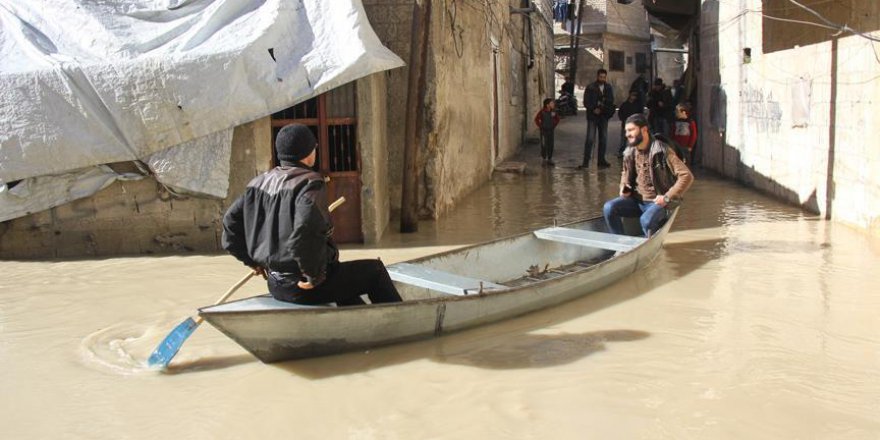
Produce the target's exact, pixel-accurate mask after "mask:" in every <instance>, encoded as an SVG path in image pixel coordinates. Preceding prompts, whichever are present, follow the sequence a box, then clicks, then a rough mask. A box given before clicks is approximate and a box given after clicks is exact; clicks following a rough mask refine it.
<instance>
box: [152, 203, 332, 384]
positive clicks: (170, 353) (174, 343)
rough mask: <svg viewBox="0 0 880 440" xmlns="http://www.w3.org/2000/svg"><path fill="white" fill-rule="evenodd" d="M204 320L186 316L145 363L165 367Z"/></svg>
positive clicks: (232, 290)
mask: <svg viewBox="0 0 880 440" xmlns="http://www.w3.org/2000/svg"><path fill="white" fill-rule="evenodd" d="M343 203H345V197H340V198H338V199H336V201H335V202H333V203H331V204H330V212H333V210H334V209H336V208H337V207H338V206H339V205H341V204H343ZM256 274H257V271H251V272H250V273H248V274H247V275H245V276H244V278H242V279H240V280H238V282H237V283H235V285H234V286H232V287H230V288H229V290H227V291H226V293H224V294H223V296H221V297H220V299H218V300H217V302H215V303H214V305H215V306H216V305H218V304H223V303H224V302H226V300H227V299H229V297H230V296H232V294H233V293H235V291H236V290H238V289H239V288H240V287H241V286H243V285H244V284H245V283H247V282H248V280H250V279H251V277H253V276H254V275H256ZM202 321H204V318H202V317H201V316H196V317H192V316H190V317H188V318H186V319H185V320H184V321H183V322H181V323H180V324H178V325H177V327H174V330H171V333H169V334H168V336H166V337H165V339H163V340H162V342H161V343H160V344H159V346H158V347H156V350H154V351H153V354H151V355H150V358H149V359H147V364H148V365H149V366H150V367H153V368H154V367H161V368H166V367H168V364H169V363H170V362H171V359H173V358H174V356H175V355H176V354H177V352H178V351H180V347H181V346H183V343H184V342H186V340H187V339H188V338H189V337H190V335H192V334H193V332H194V331H196V329H197V328H198V327H199V324H201V323H202Z"/></svg>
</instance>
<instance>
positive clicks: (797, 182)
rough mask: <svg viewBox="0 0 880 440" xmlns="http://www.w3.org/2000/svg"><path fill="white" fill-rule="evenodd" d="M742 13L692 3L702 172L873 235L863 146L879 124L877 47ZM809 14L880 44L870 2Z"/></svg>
mask: <svg viewBox="0 0 880 440" xmlns="http://www.w3.org/2000/svg"><path fill="white" fill-rule="evenodd" d="M740 3H742V4H729V3H727V2H719V1H717V0H712V1H704V2H703V3H702V16H701V29H700V38H701V41H700V66H701V75H700V78H699V96H700V98H699V99H700V111H699V115H698V116H699V120H698V122H699V126H700V140H699V143H698V151H699V150H700V149H701V150H702V151H701V152H700V155H701V157H702V162H703V165H704V166H706V167H708V168H710V169H713V170H716V171H718V172H720V173H721V174H723V175H725V176H729V177H732V178H735V179H737V180H739V181H741V182H743V183H745V184H746V185H749V186H752V187H754V188H757V189H759V190H762V191H765V192H767V193H770V194H773V195H776V196H778V197H780V198H782V199H785V200H788V201H790V202H792V203H795V204H799V205H801V206H802V207H804V208H805V209H807V210H809V211H812V212H816V213H821V214H823V215H825V216H830V218H832V219H833V220H837V221H840V222H843V223H847V224H851V225H854V226H857V227H860V228H864V229H866V230H871V231H873V232H875V233H878V232H880V209H878V208H880V185H878V179H877V177H876V176H877V175H878V173H880V140H878V139H877V137H876V136H872V135H870V133H871V132H872V131H873V130H872V128H873V127H877V126H878V124H880V114H878V112H877V111H876V109H877V106H878V102H877V101H878V97H880V81H877V78H878V76H880V60H878V58H877V52H876V51H877V47H876V46H877V45H878V44H880V43H876V42H871V41H869V40H868V39H865V38H862V37H859V36H855V35H852V34H849V33H843V34H841V35H839V36H838V37H834V36H832V34H833V32H832V31H830V30H826V29H823V28H821V27H818V26H809V25H803V24H798V25H795V24H793V23H784V22H780V21H776V20H770V19H762V17H761V15H760V14H755V13H749V12H748V11H745V10H744V8H747V9H749V10H760V9H761V8H762V7H763V10H764V11H765V13H766V14H768V15H769V14H775V15H776V16H779V17H780V18H786V19H789V20H800V21H809V22H817V20H818V19H817V17H815V16H813V15H812V14H810V13H808V12H806V11H803V10H799V9H798V8H797V7H796V6H794V5H793V4H791V3H790V2H778V1H767V0H765V1H764V2H760V1H747V2H740ZM762 3H763V4H762ZM838 3H842V5H841V4H838ZM813 6H814V8H815V9H816V10H817V11H818V12H820V13H821V14H823V15H824V16H825V17H826V18H828V19H829V20H830V21H832V22H836V23H840V24H849V25H850V26H853V27H854V28H857V29H860V30H862V31H864V32H870V33H871V35H873V36H874V38H877V37H880V32H877V31H878V30H880V5H878V4H877V2H874V1H870V0H846V1H842V2H835V4H830V3H829V4H816V5H813ZM719 23H721V24H722V25H719ZM781 25H785V26H799V29H791V28H785V27H783V28H780V26H781ZM789 30H792V31H789ZM765 33H772V34H773V38H772V39H769V40H768V39H767V38H765V35H764V34H765ZM816 33H821V36H820V37H819V38H817V37H816ZM804 38H811V39H812V40H810V41H805V40H803V39H804Z"/></svg>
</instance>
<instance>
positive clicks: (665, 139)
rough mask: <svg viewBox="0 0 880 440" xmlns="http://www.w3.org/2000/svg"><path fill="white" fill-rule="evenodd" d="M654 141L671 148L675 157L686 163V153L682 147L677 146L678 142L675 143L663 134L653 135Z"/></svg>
mask: <svg viewBox="0 0 880 440" xmlns="http://www.w3.org/2000/svg"><path fill="white" fill-rule="evenodd" d="M654 139H657V140H658V141H660V142H663V143H665V144H666V145H669V146H670V147H672V151H675V155H676V156H678V158H679V159H680V160H681V161H682V162H684V163H687V161H688V152H687V150H686V149H685V148H684V147H682V146H681V145H679V144H678V142H675V141H674V140H672V139H670V138H669V137H668V136H666V135H665V134H663V133H654Z"/></svg>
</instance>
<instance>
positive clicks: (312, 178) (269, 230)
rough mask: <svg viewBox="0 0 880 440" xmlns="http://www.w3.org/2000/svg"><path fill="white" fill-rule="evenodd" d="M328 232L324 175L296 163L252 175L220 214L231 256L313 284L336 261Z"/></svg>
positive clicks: (322, 278)
mask: <svg viewBox="0 0 880 440" xmlns="http://www.w3.org/2000/svg"><path fill="white" fill-rule="evenodd" d="M332 233H333V226H332V224H331V223H330V212H329V210H328V207H327V190H326V186H325V184H324V179H323V178H322V177H321V175H320V174H318V173H316V172H314V171H312V170H310V169H308V168H306V167H305V165H302V164H297V165H296V166H290V167H287V166H282V167H276V168H274V169H272V170H270V171H268V172H266V173H264V174H261V175H259V176H257V177H255V178H254V179H253V180H251V181H250V183H248V186H247V189H246V190H245V192H244V194H242V195H241V197H239V198H238V199H237V200H236V201H235V203H233V204H232V206H230V207H229V210H228V211H227V212H226V215H225V216H224V217H223V248H224V249H226V250H227V251H229V253H230V254H232V255H233V256H234V257H235V258H237V259H239V260H240V261H241V262H242V263H244V264H246V265H248V266H251V267H254V266H260V267H264V268H266V269H269V270H272V271H276V272H283V273H286V274H291V275H290V276H292V277H299V276H302V277H305V279H306V281H309V282H311V283H312V284H313V285H318V284H320V283H321V282H323V281H324V279H325V278H326V276H327V269H328V266H330V265H331V264H335V263H336V262H338V261H339V251H338V250H337V249H336V245H335V244H334V243H333V240H332V239H331V237H330V236H331V234H332Z"/></svg>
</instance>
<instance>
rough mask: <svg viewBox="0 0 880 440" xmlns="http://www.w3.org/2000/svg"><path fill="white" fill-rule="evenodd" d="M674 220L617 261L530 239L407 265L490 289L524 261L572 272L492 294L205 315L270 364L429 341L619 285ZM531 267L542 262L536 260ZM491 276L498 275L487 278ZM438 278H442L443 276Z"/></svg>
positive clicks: (261, 300)
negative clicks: (478, 282)
mask: <svg viewBox="0 0 880 440" xmlns="http://www.w3.org/2000/svg"><path fill="white" fill-rule="evenodd" d="M675 214H676V213H675V212H672V213H671V215H670V219H669V221H667V223H666V224H665V225H664V227H663V228H661V230H660V231H658V232H657V233H656V234H655V235H654V237H652V238H651V239H648V240H645V241H644V242H642V243H641V244H638V245H637V246H634V247H633V248H632V249H631V250H629V251H627V252H623V253H622V254H619V255H615V256H611V255H612V254H614V252H613V251H610V250H608V249H599V248H593V247H590V246H584V245H573V244H569V243H564V242H562V243H560V242H553V241H549V240H542V239H539V238H537V237H536V234H535V233H528V234H523V235H520V236H515V237H511V238H507V239H501V240H496V241H493V242H489V243H485V244H480V245H475V246H470V247H466V248H462V249H457V250H454V251H450V252H446V253H442V254H437V255H433V256H429V257H425V258H420V259H416V260H411V261H409V262H405V264H406V265H419V267H424V268H427V269H428V270H431V271H433V272H432V273H439V274H449V273H452V274H464V276H465V277H473V278H474V279H476V278H480V279H481V280H485V283H486V284H488V285H495V284H494V283H502V284H503V282H504V281H505V280H507V284H508V285H509V284H510V282H509V280H510V279H511V278H512V277H515V276H519V274H521V273H522V272H523V271H524V270H523V269H525V267H528V266H525V265H526V264H527V263H529V266H532V269H534V272H541V271H542V268H552V267H557V266H558V267H569V268H568V269H566V270H565V271H558V272H559V273H558V274H555V273H552V272H550V271H545V272H543V274H541V273H534V275H535V277H530V276H526V277H525V278H528V279H527V280H526V281H525V284H521V285H512V286H510V287H504V288H502V289H486V288H485V284H484V288H483V289H482V290H481V289H480V288H479V287H477V286H476V285H475V286H473V287H472V288H469V289H463V290H462V292H461V293H460V294H449V293H444V292H441V291H438V290H437V289H436V288H434V284H432V285H431V286H432V287H431V288H426V287H422V286H419V285H412V284H410V283H409V282H406V283H403V282H396V285H397V286H398V290H400V291H401V295H402V296H403V297H404V299H405V301H403V302H400V303H392V304H376V305H365V306H353V307H333V306H302V305H297V304H290V303H283V302H279V301H275V300H274V299H272V298H271V297H269V296H268V295H263V296H260V297H252V298H247V299H243V300H239V301H234V302H230V303H227V304H223V305H219V306H212V307H206V308H203V309H201V310H200V314H201V316H203V317H204V318H205V320H206V321H208V322H209V323H211V324H212V325H213V326H214V327H216V328H217V329H219V330H220V331H221V332H223V333H224V334H226V335H227V336H229V337H230V338H231V339H233V340H235V341H236V342H237V343H238V344H240V345H241V346H242V347H244V348H245V349H246V350H248V351H249V352H250V353H252V354H253V355H254V356H256V357H257V358H258V359H260V360H261V361H263V362H267V363H270V362H277V361H283V360H288V359H299V358H307V357H313V356H324V355H329V354H335V353H342V352H348V351H358V350H366V349H370V348H374V347H378V346H382V345H388V344H395V343H400V342H406V341H413V340H419V339H426V338H431V337H435V336H440V335H442V334H445V333H449V332H455V331H459V330H464V329H468V328H472V327H476V326H480V325H484V324H488V323H492V322H497V321H500V320H504V319H508V318H512V317H515V316H519V315H522V314H525V313H528V312H532V311H535V310H540V309H543V308H546V307H550V306H554V305H557V304H560V303H563V302H566V301H570V300H572V299H574V298H578V297H580V296H583V295H585V294H587V293H589V292H592V291H595V290H598V289H601V288H602V287H605V286H607V285H610V284H612V283H614V282H617V281H618V280H620V279H621V278H623V277H625V276H627V275H629V274H631V273H633V272H634V271H636V270H639V269H640V268H643V267H644V266H646V265H647V264H649V263H650V262H651V261H652V260H653V258H654V257H655V256H656V254H657V253H658V251H659V250H660V248H661V247H662V241H663V238H664V236H665V235H666V233H667V232H668V230H669V227H670V225H671V223H672V220H673V219H674V217H675ZM599 220H601V219H591V220H588V221H585V222H580V223H575V224H572V225H573V226H574V227H575V228H583V229H581V230H586V231H604V227H605V226H604V222H600V221H599ZM600 233H601V232H600ZM605 235H608V234H607V233H606V234H605ZM517 249H518V250H519V251H520V252H517V251H516V250H517ZM523 252H525V253H523ZM529 257H531V259H529ZM588 259H593V260H595V261H596V263H595V264H590V265H586V264H585V265H583V266H576V265H575V266H565V264H566V262H567V263H571V262H572V261H584V260H588ZM532 261H534V262H535V263H543V264H544V265H541V266H538V265H537V264H530V263H531V262H532ZM478 262H482V263H478ZM402 264H403V263H402ZM395 266H396V265H391V266H389V271H392V272H394V271H395V270H396V269H397V267H395ZM508 266H513V268H512V269H509V268H508ZM536 266H537V267H536ZM500 268H505V269H504V270H502V269H500ZM489 271H491V272H490V273H491V274H492V276H488V275H486V272H489ZM499 272H504V273H499ZM512 274H517V275H512ZM542 277H543V278H542ZM435 280H440V281H439V283H441V284H442V282H443V281H442V280H443V278H442V276H440V278H436V279H435ZM435 284H436V283H435ZM441 290H442V289H441ZM454 290H455V288H451V290H450V291H454Z"/></svg>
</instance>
